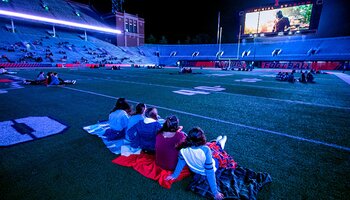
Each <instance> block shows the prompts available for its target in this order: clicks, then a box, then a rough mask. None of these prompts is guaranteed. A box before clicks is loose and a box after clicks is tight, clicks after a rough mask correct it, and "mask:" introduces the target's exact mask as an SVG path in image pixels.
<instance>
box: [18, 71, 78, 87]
mask: <svg viewBox="0 0 350 200" xmlns="http://www.w3.org/2000/svg"><path fill="white" fill-rule="evenodd" d="M75 83H76V80H63V79H61V78H59V77H58V73H57V72H48V73H47V74H46V76H45V73H44V72H43V71H41V72H39V74H38V75H37V77H36V78H35V80H24V81H23V84H25V85H48V86H49V85H66V84H75Z"/></svg>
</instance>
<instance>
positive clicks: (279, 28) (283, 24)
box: [272, 10, 290, 33]
mask: <svg viewBox="0 0 350 200" xmlns="http://www.w3.org/2000/svg"><path fill="white" fill-rule="evenodd" d="M289 30H290V22H289V19H288V17H284V16H283V14H282V11H281V10H279V11H277V13H276V19H275V25H274V26H273V29H272V32H277V33H278V32H284V31H289Z"/></svg>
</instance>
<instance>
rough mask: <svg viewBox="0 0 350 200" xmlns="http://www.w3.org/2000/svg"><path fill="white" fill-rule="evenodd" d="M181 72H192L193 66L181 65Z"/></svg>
mask: <svg viewBox="0 0 350 200" xmlns="http://www.w3.org/2000/svg"><path fill="white" fill-rule="evenodd" d="M179 73H180V74H192V68H191V67H180V69H179Z"/></svg>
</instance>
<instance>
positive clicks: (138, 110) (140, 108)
mask: <svg viewBox="0 0 350 200" xmlns="http://www.w3.org/2000/svg"><path fill="white" fill-rule="evenodd" d="M145 109H146V104H144V103H138V104H137V105H136V108H135V112H134V113H133V114H132V115H142V114H143V113H144V112H145Z"/></svg>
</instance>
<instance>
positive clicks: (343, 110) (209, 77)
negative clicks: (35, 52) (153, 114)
mask: <svg viewBox="0 0 350 200" xmlns="http://www.w3.org/2000/svg"><path fill="white" fill-rule="evenodd" d="M39 71H40V70H39V69H37V70H17V74H15V75H0V80H2V81H0V136H1V138H2V139H1V142H2V143H1V144H2V146H1V147H0V194H1V196H2V197H1V199H4V200H12V199H142V200H145V199H202V198H201V197H200V196H197V195H196V194H194V193H192V192H189V191H186V186H187V184H188V183H189V181H190V178H187V179H185V180H182V181H180V182H176V183H174V184H173V186H172V188H171V189H170V190H167V189H164V188H162V187H160V186H159V184H158V183H157V182H155V181H152V180H150V179H147V178H145V177H143V176H142V175H140V174H138V173H137V172H136V171H134V170H133V169H131V168H126V167H122V166H118V165H115V164H113V163H112V162H111V161H112V160H113V159H114V158H116V157H117V156H116V155H114V154H112V153H111V152H110V151H109V150H108V149H107V148H106V147H105V145H104V144H103V143H102V141H101V140H100V139H98V138H97V137H95V136H92V135H89V134H88V133H86V132H85V131H84V130H83V129H82V127H84V126H87V125H92V124H95V123H97V122H98V121H101V120H106V119H108V114H109V112H110V110H111V109H112V108H113V106H114V104H115V102H116V99H117V98H118V97H125V98H126V99H127V100H128V101H129V102H130V103H132V104H133V105H134V106H135V104H136V103H138V102H143V103H146V105H147V106H148V107H151V106H154V107H156V108H158V112H159V115H160V116H161V117H163V118H165V117H166V116H168V115H171V114H174V115H176V116H177V117H178V118H179V119H180V125H182V126H184V131H185V132H188V131H189V130H190V129H191V128H192V127H194V126H199V127H201V128H202V129H203V130H204V131H205V133H206V136H207V138H208V139H213V138H216V137H217V136H218V135H227V136H228V141H227V143H226V146H225V149H226V151H227V152H228V153H229V154H230V155H232V156H233V158H234V159H235V161H236V162H237V163H238V164H239V165H241V166H244V167H247V168H250V169H252V170H254V171H256V172H268V173H270V175H271V177H272V180H273V182H272V183H271V184H269V185H267V186H265V187H264V188H263V189H262V190H261V191H260V193H259V194H258V199H348V198H349V196H350V136H349V133H350V85H349V84H347V83H346V82H344V81H343V80H341V79H339V78H338V77H337V76H335V75H331V74H318V75H315V81H316V83H315V84H302V83H299V82H296V83H294V84H291V83H288V82H280V81H276V80H275V75H276V74H277V71H274V70H262V69H257V70H254V71H252V72H246V71H220V70H205V69H203V70H200V69H196V70H194V71H193V72H194V73H195V74H178V69H146V68H122V70H116V71H111V70H106V69H104V68H100V69H45V70H43V71H44V72H45V73H47V72H48V71H56V72H58V74H59V76H60V77H61V78H63V79H68V80H73V79H74V80H77V83H76V84H75V85H66V86H53V87H46V86H34V85H22V84H20V81H19V79H20V78H26V79H34V78H35V77H36V75H37V74H38V73H39ZM299 76H300V75H299V74H297V75H296V77H297V78H299ZM17 79H18V80H17ZM17 82H18V83H17ZM39 117H43V118H39ZM45 120H48V121H47V122H46V121H45ZM50 120H52V123H51V122H50ZM27 121H30V122H28V123H35V122H37V123H39V122H40V121H45V122H46V123H45V122H43V123H42V124H39V125H38V127H37V129H40V126H50V124H57V128H53V129H55V130H58V129H60V128H62V130H60V131H56V132H55V131H54V130H53V131H52V133H48V135H45V134H44V133H43V135H45V136H43V137H41V136H40V137H36V136H33V135H30V134H31V133H30V134H29V133H28V134H27V133H24V132H26V131H23V129H25V130H28V127H26V125H23V124H25V123H26V122H27ZM19 122H22V125H18V126H17V128H16V130H17V131H18V133H17V132H16V133H14V134H17V135H18V134H20V135H18V136H16V137H18V138H19V139H18V142H19V143H17V144H14V143H16V141H14V140H11V141H12V142H13V144H12V143H11V144H10V145H8V146H7V145H6V141H8V140H5V139H3V138H4V137H5V136H4V135H7V136H8V134H9V133H8V130H9V129H10V128H9V126H11V124H12V125H13V124H16V123H17V124H18V123H19ZM9 124H10V125H9ZM15 126H16V125H15ZM28 126H29V125H28ZM30 127H31V128H29V129H30V130H31V129H34V128H33V127H32V126H30ZM21 130H22V132H21ZM32 131H36V129H35V130H32ZM27 132H28V131H27ZM29 132H30V131H29ZM26 134H27V135H26ZM28 135H29V136H28ZM7 136H6V137H7Z"/></svg>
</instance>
